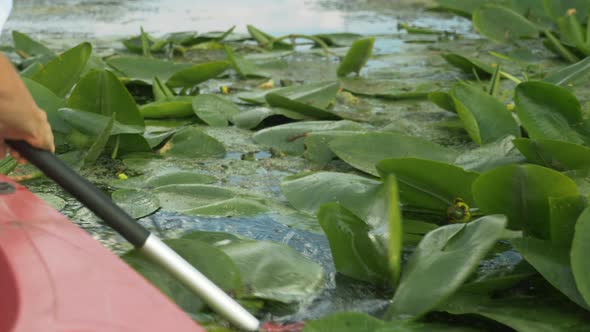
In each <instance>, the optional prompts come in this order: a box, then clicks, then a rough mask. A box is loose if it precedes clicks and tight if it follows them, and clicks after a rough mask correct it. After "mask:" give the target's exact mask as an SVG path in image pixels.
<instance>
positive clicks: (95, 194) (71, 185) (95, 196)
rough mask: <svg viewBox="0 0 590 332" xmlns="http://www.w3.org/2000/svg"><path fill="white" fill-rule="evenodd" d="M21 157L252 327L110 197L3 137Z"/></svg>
mask: <svg viewBox="0 0 590 332" xmlns="http://www.w3.org/2000/svg"><path fill="white" fill-rule="evenodd" d="M6 143H7V144H8V145H9V146H10V147H11V148H12V149H14V150H16V151H17V152H18V153H19V154H20V155H21V156H22V157H23V158H25V159H27V160H28V161H29V162H31V163H32V164H33V165H35V166H37V168H39V169H40V170H41V171H42V172H43V173H45V175H47V176H48V177H49V178H51V179H52V180H53V181H55V182H56V183H57V184H59V185H60V186H61V187H62V188H64V189H65V190H66V191H67V192H69V193H70V194H71V195H72V196H74V197H75V198H76V199H77V200H79V201H80V202H81V203H82V204H84V205H85V206H86V207H87V208H88V209H90V210H91V211H92V212H94V214H95V215H96V216H97V217H99V218H101V219H102V220H103V221H104V222H105V223H106V224H107V225H109V226H110V227H112V228H113V229H114V230H115V231H117V232H118V233H119V234H121V235H122V236H123V237H124V238H125V239H126V240H127V241H129V242H130V243H131V244H132V245H133V246H135V247H136V248H137V249H139V250H140V251H141V252H142V253H143V254H145V255H146V256H147V257H149V258H150V259H152V260H153V261H154V262H155V263H157V264H158V265H160V266H161V267H163V268H164V269H166V270H167V271H168V272H169V273H171V274H172V275H173V276H174V277H176V278H177V279H178V280H179V281H180V282H182V283H183V284H184V285H185V286H186V287H187V288H188V289H190V290H191V291H193V292H194V293H195V294H197V295H198V296H199V297H200V298H201V299H203V301H204V302H205V303H207V304H208V305H209V307H211V308H212V309H213V310H214V311H216V312H217V313H219V314H220V315H221V316H223V317H224V318H226V319H227V320H228V321H230V322H231V323H232V324H234V325H235V326H237V327H239V328H241V329H244V330H247V331H255V330H257V329H258V327H259V322H258V320H257V319H256V318H255V317H254V316H252V315H251V314H250V313H249V312H248V311H246V309H244V308H243V307H242V306H240V305H239V304H238V303H237V302H236V301H235V300H234V299H232V298H231V297H230V296H229V295H227V294H226V293H225V292H223V290H221V289H220V288H219V287H217V286H216V285H215V284H214V283H213V282H211V281H210V280H209V279H207V277H205V276H204V275H203V274H202V273H201V272H199V271H198V270H197V269H195V268H194V267H193V266H192V265H191V264H189V263H188V262H187V261H186V260H185V259H184V258H182V257H181V256H180V255H178V254H177V253H176V252H175V251H174V250H172V249H171V248H170V247H168V246H167V245H166V244H165V243H164V242H162V240H160V239H159V238H158V237H157V236H156V235H154V234H152V233H150V231H148V230H147V229H145V228H144V227H143V226H141V225H140V224H139V223H137V222H136V221H135V219H133V218H132V217H131V216H129V215H128V214H127V213H126V212H125V211H123V209H121V208H120V207H119V206H118V205H117V204H115V203H114V202H113V201H112V200H111V199H110V197H108V196H107V195H106V194H105V193H103V192H102V191H100V190H99V189H98V188H96V187H95V186H94V185H93V184H92V183H90V182H89V181H88V180H86V179H85V178H83V177H82V176H80V175H79V174H78V173H76V172H75V171H74V170H72V169H71V168H70V167H69V166H68V165H66V164H65V163H64V162H63V161H61V160H60V159H59V158H57V157H56V156H55V155H53V154H52V153H51V152H49V151H45V150H41V149H37V148H34V147H32V146H31V145H30V144H29V143H27V142H24V141H13V140H6Z"/></svg>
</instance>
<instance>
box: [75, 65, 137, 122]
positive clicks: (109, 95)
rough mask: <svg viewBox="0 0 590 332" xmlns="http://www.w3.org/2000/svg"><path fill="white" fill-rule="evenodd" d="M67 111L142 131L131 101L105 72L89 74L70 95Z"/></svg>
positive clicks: (110, 74)
mask: <svg viewBox="0 0 590 332" xmlns="http://www.w3.org/2000/svg"><path fill="white" fill-rule="evenodd" d="M68 107H69V108H73V109H77V110H81V111H86V112H92V113H97V114H101V115H104V116H107V117H110V116H111V115H112V114H114V113H116V114H117V118H116V120H117V121H118V122H120V123H122V124H125V125H131V126H137V127H143V126H144V122H143V118H142V116H141V114H139V110H138V109H137V104H136V103H135V100H134V99H133V97H132V96H131V94H129V91H127V89H126V88H125V86H124V85H123V84H122V83H121V82H120V81H119V79H117V77H116V76H115V75H114V74H113V73H112V72H110V71H108V70H92V71H90V72H89V73H88V74H86V75H85V76H84V77H82V79H81V80H80V82H78V84H77V85H76V87H75V88H74V91H72V94H71V95H70V98H69V99H68Z"/></svg>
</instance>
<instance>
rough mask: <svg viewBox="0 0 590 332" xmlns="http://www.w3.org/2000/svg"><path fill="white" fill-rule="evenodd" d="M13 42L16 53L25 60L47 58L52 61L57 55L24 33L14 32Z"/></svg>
mask: <svg viewBox="0 0 590 332" xmlns="http://www.w3.org/2000/svg"><path fill="white" fill-rule="evenodd" d="M12 40H13V42H14V49H15V50H16V53H18V55H20V56H21V57H22V58H24V59H28V58H31V57H35V58H37V59H40V58H45V59H47V60H50V59H52V58H54V57H55V53H53V51H52V50H50V49H49V48H48V47H47V46H45V45H43V44H41V43H40V42H38V41H36V40H33V39H32V38H31V37H29V36H28V35H26V34H24V33H22V32H19V31H16V30H13V31H12ZM44 62H45V61H44Z"/></svg>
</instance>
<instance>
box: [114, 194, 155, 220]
mask: <svg viewBox="0 0 590 332" xmlns="http://www.w3.org/2000/svg"><path fill="white" fill-rule="evenodd" d="M112 198H113V201H115V203H117V205H119V206H120V207H121V208H122V209H123V210H125V211H126V212H127V213H129V215H130V216H132V217H133V218H135V219H140V218H143V217H145V216H148V215H150V214H152V213H154V212H156V211H157V210H158V209H159V208H160V202H159V201H158V198H157V197H156V195H154V194H152V193H150V192H149V191H145V190H136V189H119V190H117V191H115V192H113V194H112Z"/></svg>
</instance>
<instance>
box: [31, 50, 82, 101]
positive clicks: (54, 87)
mask: <svg viewBox="0 0 590 332" xmlns="http://www.w3.org/2000/svg"><path fill="white" fill-rule="evenodd" d="M90 53H92V46H91V45H90V44H89V43H82V44H80V45H78V46H76V47H73V48H71V49H69V50H67V51H65V52H64V53H62V54H60V55H59V56H57V57H55V58H54V59H53V60H51V61H49V62H48V63H47V64H46V65H45V66H43V68H42V69H41V70H40V71H39V72H37V73H36V74H35V75H33V76H32V77H31V79H32V80H33V81H36V82H37V83H40V84H42V85H44V86H45V87H47V88H48V89H49V90H51V91H52V92H53V93H55V94H56V95H57V96H58V97H65V95H66V94H67V93H68V92H69V91H70V90H71V89H72V87H73V86H74V84H76V82H78V79H80V75H82V72H83V71H84V68H85V67H86V62H88V58H89V57H90Z"/></svg>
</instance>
